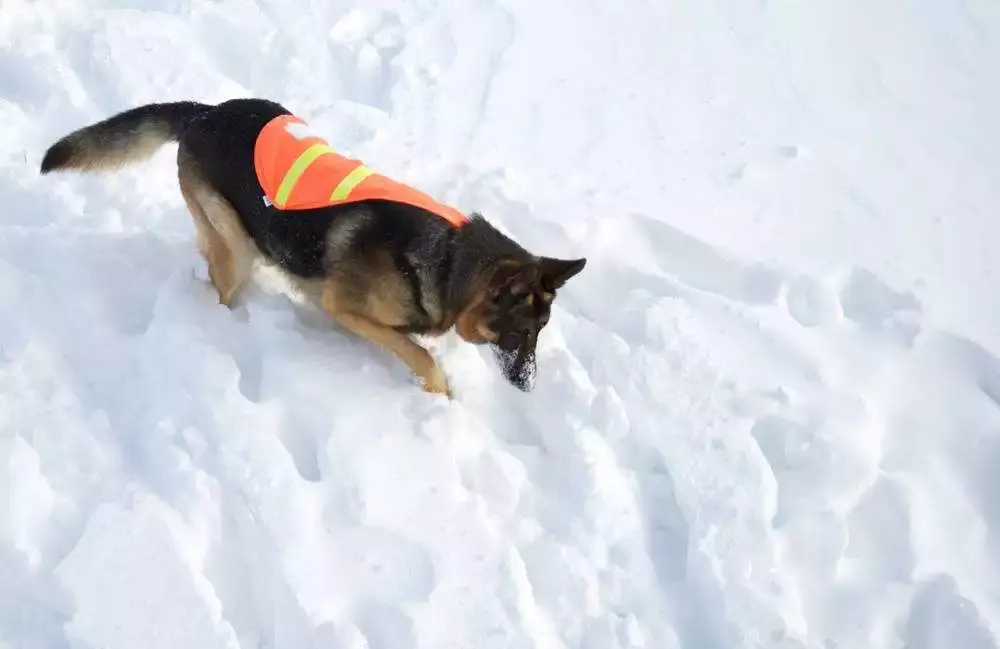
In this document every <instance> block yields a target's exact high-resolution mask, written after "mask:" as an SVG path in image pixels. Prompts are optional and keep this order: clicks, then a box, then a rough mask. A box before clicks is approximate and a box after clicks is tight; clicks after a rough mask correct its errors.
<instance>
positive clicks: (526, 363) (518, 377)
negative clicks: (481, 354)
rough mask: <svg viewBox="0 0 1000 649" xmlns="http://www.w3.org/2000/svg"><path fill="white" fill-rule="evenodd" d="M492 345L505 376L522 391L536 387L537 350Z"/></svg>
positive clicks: (529, 390) (528, 390)
mask: <svg viewBox="0 0 1000 649" xmlns="http://www.w3.org/2000/svg"><path fill="white" fill-rule="evenodd" d="M491 347H492V348H493V355H494V356H495V357H496V359H497V362H498V363H499V364H500V370H501V372H502V373H503V376H504V378H505V379H507V381H508V382H510V383H511V385H513V386H515V387H516V388H517V389H519V390H521V391H522V392H531V391H532V390H533V389H534V388H535V375H536V373H537V371H538V368H537V367H536V364H535V350H533V349H524V348H515V349H503V348H502V347H499V346H497V345H491Z"/></svg>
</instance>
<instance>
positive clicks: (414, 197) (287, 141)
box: [253, 115, 469, 227]
mask: <svg viewBox="0 0 1000 649" xmlns="http://www.w3.org/2000/svg"><path fill="white" fill-rule="evenodd" d="M253 165H254V169H255V170H256V172H257V180H258V181H259V182H260V186H261V187H262V188H263V189H264V194H265V196H266V197H267V200H269V201H270V202H271V204H273V205H274V206H275V207H277V208H278V209H279V210H307V209H313V208H317V207H329V206H331V205H343V204H346V203H354V202H357V201H364V200H372V199H382V200H389V201H396V202H398V203H407V204H409V205H415V206H416V207H420V208H423V209H425V210H427V211H429V212H433V213H434V214H437V215H438V216H440V217H441V218H443V219H444V220H445V221H448V222H449V223H451V224H452V225H453V226H455V227H459V226H461V225H462V224H464V223H465V222H467V221H468V220H469V219H468V217H467V216H465V215H464V214H462V213H461V212H459V211H458V210H456V209H455V208H453V207H450V206H448V205H445V204H443V203H439V202H438V201H436V200H434V199H433V198H431V197H430V196H428V195H427V194H425V193H423V192H421V191H419V190H417V189H415V188H413V187H410V186H409V185H404V184H402V183H398V182H396V181H394V180H392V179H390V178H387V177H385V176H383V175H381V174H378V173H375V172H374V171H372V170H371V169H369V168H368V167H366V166H365V165H364V164H362V163H361V161H359V160H352V159H350V158H346V157H344V156H342V155H340V154H338V153H336V152H335V151H334V150H333V149H332V148H330V145H329V143H327V141H326V140H324V139H323V138H321V137H319V136H317V135H313V134H312V133H310V132H309V131H308V127H307V126H306V123H305V122H304V121H302V120H301V119H299V118H298V117H295V116H294V115H280V116H278V117H275V118H274V119H272V120H271V121H270V122H268V123H267V124H265V125H264V128H263V129H261V131H260V134H259V135H258V136H257V142H256V144H255V145H254V152H253Z"/></svg>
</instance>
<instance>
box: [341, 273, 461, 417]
mask: <svg viewBox="0 0 1000 649" xmlns="http://www.w3.org/2000/svg"><path fill="white" fill-rule="evenodd" d="M321 304H322V307H323V310H324V311H325V312H326V313H327V314H329V315H330V317H332V318H333V319H335V320H336V321H337V322H339V323H340V324H341V326H343V327H344V328H345V329H347V330H348V331H350V332H351V333H354V334H356V335H358V336H361V337H362V338H364V339H366V340H369V341H371V342H373V343H375V344H376V345H378V346H379V347H382V348H383V349H386V350H388V351H389V352H391V353H393V354H394V355H395V356H396V357H397V358H399V359H400V360H402V361H403V362H404V363H406V365H407V367H409V368H410V371H411V372H413V373H414V375H416V376H417V377H418V378H419V379H420V381H421V384H422V386H423V389H424V390H425V391H426V392H432V393H436V394H444V395H447V396H448V397H449V398H450V397H451V389H450V387H449V386H448V379H447V377H445V375H444V372H442V371H441V368H440V367H438V364H437V362H436V361H435V360H434V358H433V357H432V356H431V355H430V353H429V352H428V351H427V350H426V349H424V348H423V347H421V346H420V345H418V344H417V343H415V342H413V341H412V340H410V339H409V338H408V337H407V336H406V335H405V334H402V333H400V332H398V331H396V330H395V329H392V328H391V327H387V326H386V325H383V324H379V323H377V322H375V321H374V320H371V319H369V318H366V317H365V316H361V315H357V314H354V313H350V312H347V311H343V310H341V309H340V308H338V304H337V300H336V289H335V287H334V286H332V285H328V286H327V287H326V288H324V290H323V297H322V301H321Z"/></svg>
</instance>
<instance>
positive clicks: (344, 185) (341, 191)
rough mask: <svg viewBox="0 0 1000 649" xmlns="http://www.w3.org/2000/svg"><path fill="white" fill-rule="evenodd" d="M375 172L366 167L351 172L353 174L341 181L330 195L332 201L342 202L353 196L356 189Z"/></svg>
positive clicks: (360, 166) (358, 167)
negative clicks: (352, 193)
mask: <svg viewBox="0 0 1000 649" xmlns="http://www.w3.org/2000/svg"><path fill="white" fill-rule="evenodd" d="M373 173H374V172H373V171H372V170H371V169H369V168H368V167H366V166H364V165H359V166H357V167H355V168H354V169H353V170H351V173H349V174H347V176H346V177H345V178H344V179H343V180H341V181H340V183H339V184H338V185H337V188H336V189H334V190H333V193H332V194H330V200H331V201H342V200H344V199H345V198H347V197H348V196H350V195H351V192H352V191H354V188H355V187H357V186H358V185H360V184H361V182H362V181H363V180H364V179H365V178H367V177H368V176H370V175H372V174H373Z"/></svg>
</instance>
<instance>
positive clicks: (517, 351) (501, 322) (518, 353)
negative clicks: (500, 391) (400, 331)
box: [455, 257, 587, 392]
mask: <svg viewBox="0 0 1000 649" xmlns="http://www.w3.org/2000/svg"><path fill="white" fill-rule="evenodd" d="M586 263H587V260H586V259H585V258H581V259H554V258H551V257H533V258H530V259H527V260H513V259H511V260H502V261H499V262H498V263H497V264H496V265H495V266H494V267H493V268H492V269H491V270H490V272H489V274H488V275H487V277H488V280H487V281H486V282H485V285H484V287H483V288H482V289H481V290H480V291H479V292H478V294H477V295H476V296H475V297H474V298H473V300H472V301H471V303H470V305H469V307H468V308H466V309H465V310H464V311H463V312H462V313H461V315H459V317H458V320H457V322H456V323H455V324H456V326H455V328H456V330H457V332H458V334H459V335H460V336H461V337H462V338H463V339H464V340H466V341H468V342H471V343H474V344H490V345H491V346H492V347H493V349H494V352H495V355H496V357H497V360H498V361H499V362H500V365H501V367H502V368H503V374H504V376H505V377H506V379H507V380H508V381H510V382H511V383H512V384H514V385H515V386H517V387H518V388H519V389H521V390H523V391H526V392H527V391H530V390H531V389H532V388H533V387H534V377H535V345H536V343H537V341H538V335H539V333H541V331H542V329H543V328H545V325H546V324H547V323H548V321H549V312H550V310H551V308H552V301H553V300H554V299H555V296H556V291H557V290H558V289H559V288H560V287H562V286H563V285H564V284H565V283H566V282H567V281H568V280H569V279H570V278H571V277H573V276H574V275H576V274H577V273H579V272H580V271H581V270H583V267H584V265H585V264H586Z"/></svg>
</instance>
